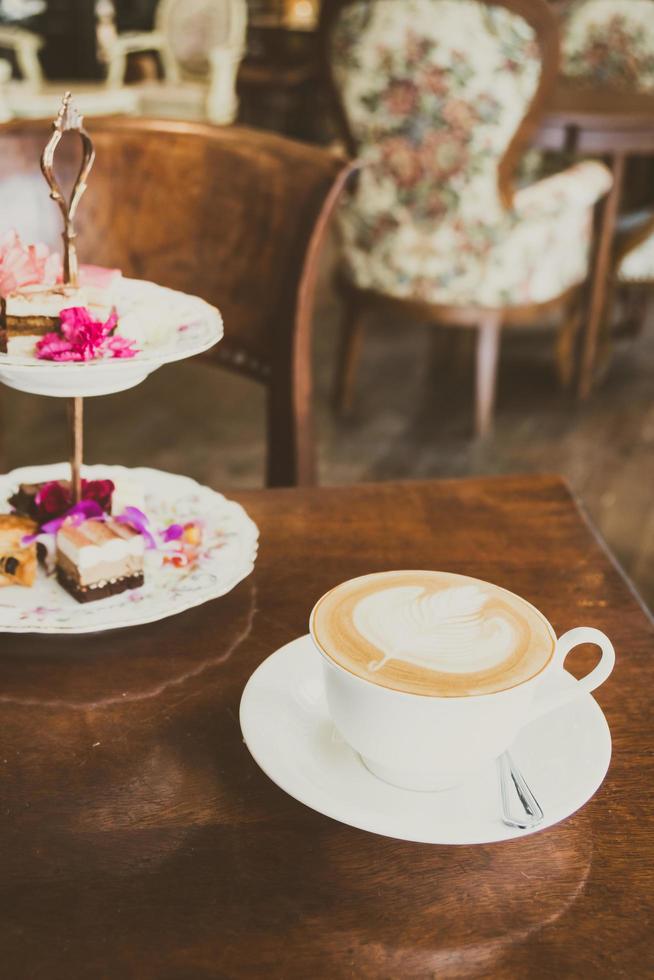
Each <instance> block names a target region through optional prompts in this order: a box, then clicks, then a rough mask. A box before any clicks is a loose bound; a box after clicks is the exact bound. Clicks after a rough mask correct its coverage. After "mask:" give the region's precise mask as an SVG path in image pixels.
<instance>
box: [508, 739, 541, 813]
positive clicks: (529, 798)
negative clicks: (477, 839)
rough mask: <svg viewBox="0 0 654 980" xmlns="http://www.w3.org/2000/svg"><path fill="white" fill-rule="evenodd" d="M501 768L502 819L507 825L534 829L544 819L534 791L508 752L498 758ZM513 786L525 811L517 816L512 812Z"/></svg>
mask: <svg viewBox="0 0 654 980" xmlns="http://www.w3.org/2000/svg"><path fill="white" fill-rule="evenodd" d="M497 764H498V767H499V770H500V789H501V795H502V821H503V823H505V824H506V825H507V827H518V828H519V829H520V830H533V828H534V827H537V826H538V824H539V823H542V821H543V811H542V809H541V807H540V804H539V802H538V800H537V799H536V797H535V796H534V794H533V793H532V791H531V790H530V789H529V786H528V785H527V783H526V781H525V777H524V776H523V775H522V773H521V772H520V770H519V769H518V767H517V766H516V764H515V762H514V761H513V759H512V758H511V756H510V755H509V753H508V752H504V754H503V755H501V756H500V757H499V759H498V760H497ZM511 786H513V787H514V789H515V793H516V794H517V796H518V799H519V800H520V802H521V803H522V806H523V809H524V813H522V814H520V815H519V816H516V815H515V814H512V812H511V797H512V796H514V795H515V794H512V793H511Z"/></svg>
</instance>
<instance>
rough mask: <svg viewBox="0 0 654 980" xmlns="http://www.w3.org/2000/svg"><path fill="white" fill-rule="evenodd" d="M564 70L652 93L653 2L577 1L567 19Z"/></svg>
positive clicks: (582, 78) (589, 79)
mask: <svg viewBox="0 0 654 980" xmlns="http://www.w3.org/2000/svg"><path fill="white" fill-rule="evenodd" d="M562 53H563V63H562V69H563V73H564V74H565V75H567V76H568V77H570V78H576V79H579V81H583V82H587V83H589V84H607V85H611V86H613V87H619V88H625V89H629V90H631V91H642V92H648V91H649V92H653V91H654V0H575V2H573V3H572V4H571V5H570V7H569V8H568V9H567V10H566V12H565V14H564V17H563V40H562Z"/></svg>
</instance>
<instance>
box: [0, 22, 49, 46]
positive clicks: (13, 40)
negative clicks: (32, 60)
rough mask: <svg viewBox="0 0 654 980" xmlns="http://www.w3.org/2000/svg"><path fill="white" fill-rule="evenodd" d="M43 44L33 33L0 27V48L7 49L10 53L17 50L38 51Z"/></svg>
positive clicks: (38, 36) (16, 28) (39, 37)
mask: <svg viewBox="0 0 654 980" xmlns="http://www.w3.org/2000/svg"><path fill="white" fill-rule="evenodd" d="M44 44H45V41H44V40H43V38H42V37H41V35H40V34H34V32H33V31H26V30H23V28H22V27H2V26H0V48H9V49H10V50H11V51H17V50H18V49H19V48H25V49H30V50H33V51H38V50H39V49H40V48H42V47H43V45H44Z"/></svg>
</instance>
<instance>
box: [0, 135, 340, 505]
mask: <svg viewBox="0 0 654 980" xmlns="http://www.w3.org/2000/svg"><path fill="white" fill-rule="evenodd" d="M92 131H93V139H94V141H95V144H96V148H97V151H98V153H97V162H96V165H95V168H94V171H93V177H92V180H91V181H90V184H89V189H88V192H87V194H86V196H85V198H84V205H83V207H82V208H80V212H79V217H78V221H77V224H78V232H79V235H78V252H79V255H80V259H81V261H83V262H84V261H87V262H91V263H94V264H99V265H106V266H111V267H117V268H120V269H122V270H123V273H124V274H125V275H127V276H136V277H139V278H143V279H151V280H155V281H157V282H160V283H161V284H163V285H166V286H170V287H172V288H175V289H180V290H184V291H185V292H189V293H196V294H198V295H199V296H202V297H203V298H204V299H206V300H208V301H209V302H211V303H214V304H215V305H216V306H218V307H219V308H220V309H221V311H222V314H223V316H224V320H225V338H224V340H223V341H222V342H221V343H220V344H218V346H217V347H216V348H215V349H214V350H213V351H211V352H210V353H209V354H208V355H207V362H208V363H209V364H214V365H216V366H223V367H226V368H228V369H231V370H234V371H237V372H240V373H241V374H244V375H246V376H248V377H250V378H253V379H255V380H256V381H258V382H260V383H261V384H263V385H265V387H266V389H267V393H268V411H267V415H268V452H267V482H268V484H269V485H276V486H280V485H292V484H309V483H312V482H313V481H314V477H315V466H314V444H313V436H312V429H311V387H312V384H311V382H312V378H311V360H310V354H311V349H310V348H311V319H312V312H313V296H314V285H315V279H316V272H317V264H318V258H319V253H320V249H321V245H322V242H323V238H324V235H325V230H326V226H327V221H328V217H329V215H330V212H331V210H332V209H333V207H334V205H335V203H336V200H337V198H338V195H339V193H340V190H341V188H342V186H343V184H344V182H345V180H346V177H347V175H348V173H349V170H350V168H349V167H348V165H347V164H346V163H345V162H344V161H343V160H339V159H337V158H335V157H334V156H332V155H331V154H329V153H327V152H326V151H324V150H320V149H317V148H313V147H308V146H303V145H301V144H298V143H294V142H291V141H289V140H286V139H283V138H282V137H279V136H275V135H272V134H268V133H263V132H256V131H253V130H248V129H244V128H229V129H225V128H220V127H213V126H209V125H205V124H203V123H180V122H173V121H169V122H168V121H167V122H161V121H157V122H155V121H150V120H141V119H128V118H106V119H94V120H93V125H92ZM48 133H49V127H48V124H47V123H45V122H42V121H41V122H35V121H20V122H18V121H13V122H10V123H7V124H6V125H5V126H2V127H0V214H1V215H2V226H3V228H4V227H5V226H7V227H16V228H17V229H18V231H19V232H20V233H21V235H22V236H23V238H24V240H26V241H39V240H40V241H45V242H47V243H48V244H50V245H51V246H53V247H58V245H59V232H60V227H59V217H58V214H57V209H56V208H55V207H54V206H53V205H52V204H51V203H50V202H49V200H48V192H47V187H46V185H45V183H44V181H43V179H42V177H41V174H40V171H39V156H40V153H41V150H42V148H43V144H44V142H45V141H46V140H47V137H48ZM67 145H68V146H69V147H70V151H71V157H70V159H66V148H67ZM76 149H77V147H76V144H75V142H74V141H71V142H70V143H68V144H67V141H66V140H65V141H64V144H63V145H62V150H61V151H60V152H61V153H62V160H61V164H60V166H61V171H62V177H63V179H64V181H65V180H66V179H67V177H68V176H69V174H68V173H67V171H71V172H72V169H73V167H74V166H75V160H74V151H75V150H76ZM170 408H171V411H174V403H173V404H171V406H170ZM208 410H210V407H209V406H208ZM198 422H200V420H198Z"/></svg>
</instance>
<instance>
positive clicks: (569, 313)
mask: <svg viewBox="0 0 654 980" xmlns="http://www.w3.org/2000/svg"><path fill="white" fill-rule="evenodd" d="M582 322H583V310H582V307H581V305H580V303H579V302H578V301H577V300H573V301H572V302H571V303H570V305H569V306H568V308H567V310H566V311H565V315H564V318H563V323H562V324H561V326H560V328H559V332H558V334H557V337H556V347H555V355H556V374H557V377H558V379H559V384H560V385H561V387H562V388H570V387H571V385H572V383H573V381H574V378H575V370H576V366H577V340H578V337H579V331H580V330H581V327H582Z"/></svg>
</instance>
